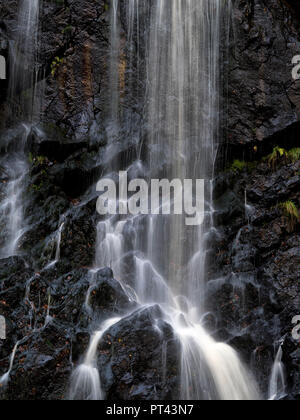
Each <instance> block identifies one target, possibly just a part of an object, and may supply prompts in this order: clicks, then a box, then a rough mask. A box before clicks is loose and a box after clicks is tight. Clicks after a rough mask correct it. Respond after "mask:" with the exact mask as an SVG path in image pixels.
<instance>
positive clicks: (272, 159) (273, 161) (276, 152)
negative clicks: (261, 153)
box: [266, 146, 288, 170]
mask: <svg viewBox="0 0 300 420" xmlns="http://www.w3.org/2000/svg"><path fill="white" fill-rule="evenodd" d="M287 158H288V152H287V151H286V150H285V149H283V148H281V147H279V146H276V147H274V149H273V152H272V153H271V154H270V155H269V156H267V158H266V160H267V162H268V164H269V166H270V167H271V168H272V169H273V170H275V169H276V167H277V165H278V164H279V163H280V161H281V160H283V159H287Z"/></svg>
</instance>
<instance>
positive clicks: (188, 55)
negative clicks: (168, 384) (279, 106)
mask: <svg viewBox="0 0 300 420" xmlns="http://www.w3.org/2000/svg"><path fill="white" fill-rule="evenodd" d="M126 11H127V27H128V28H127V47H126V48H127V50H128V51H129V60H128V63H127V65H128V66H133V67H132V68H130V67H129V68H128V69H127V73H128V75H129V76H128V80H127V83H128V85H130V84H131V85H132V84H133V81H132V77H133V74H134V73H135V71H136V66H140V64H141V63H140V60H141V57H137V55H140V54H141V51H144V61H145V63H144V65H145V68H146V74H147V88H146V92H145V94H146V97H147V98H146V101H145V104H144V108H145V115H146V120H147V124H146V129H145V133H143V136H141V137H142V138H140V139H139V140H140V144H142V143H143V142H144V139H145V138H146V143H147V144H146V153H145V155H146V162H140V158H141V154H138V160H137V162H136V163H137V164H136V165H132V162H130V161H129V160H128V171H127V174H128V179H130V178H131V177H132V176H134V175H133V173H134V171H132V168H133V167H134V168H139V174H142V176H143V177H144V178H146V179H161V178H169V180H171V179H175V178H176V179H180V180H181V181H183V180H184V179H205V180H206V188H205V196H204V197H203V201H204V202H206V210H205V215H204V224H203V225H202V226H201V227H199V228H198V227H187V226H186V225H185V218H184V217H181V216H160V215H149V216H140V217H139V216H136V217H131V216H130V217H127V218H126V217H123V216H120V217H118V216H116V217H115V216H114V217H112V218H108V219H107V220H104V221H102V222H100V224H99V226H98V232H97V233H98V235H97V236H98V239H97V247H96V264H95V265H96V268H97V269H98V268H99V267H101V266H109V267H111V268H113V269H114V270H115V273H116V277H117V278H118V279H119V280H120V281H121V278H122V279H128V281H132V279H134V281H133V282H131V283H130V287H133V289H134V295H135V296H136V300H137V302H138V304H139V305H140V306H144V305H149V304H151V303H159V304H160V307H161V309H162V312H163V314H164V318H165V320H166V322H168V323H169V324H170V325H171V326H172V327H173V329H174V331H175V334H176V335H177V337H178V338H179V341H180V343H181V349H182V352H181V366H180V371H181V381H180V388H181V389H180V396H181V398H182V399H186V400H189V399H208V400H218V399H220V400H231V399H233V400H247V399H249V400H254V399H259V398H260V396H259V392H258V389H257V385H256V383H255V380H254V379H253V377H252V375H251V374H250V373H249V372H248V371H247V369H246V368H245V367H244V366H243V363H242V362H241V361H240V359H239V356H238V354H237V353H236V352H235V351H234V350H233V349H232V348H231V347H229V346H228V345H226V344H223V343H218V342H216V341H215V340H213V339H212V337H210V336H209V334H208V333H207V332H206V331H205V329H204V328H203V326H202V325H201V320H203V319H204V318H205V316H203V315H204V314H205V313H206V310H205V304H204V296H205V289H206V282H207V268H206V266H207V254H208V247H209V240H210V238H211V235H217V234H218V232H217V230H216V229H215V227H214V208H213V181H212V179H213V174H214V166H215V160H216V156H217V151H218V142H219V137H220V129H219V127H220V112H221V109H220V100H219V92H220V86H221V74H220V59H221V56H220V48H221V39H222V36H223V35H224V34H223V31H222V26H223V23H224V22H225V26H226V24H228V21H229V17H228V16H229V15H230V1H225V0H172V1H168V0H155V1H154V2H149V1H148V0H147V1H146V0H129V2H128V5H127V7H126ZM145 16H147V18H146V17H145ZM146 21H147V25H145V27H144V28H141V24H142V22H144V23H145V22H146ZM119 33H120V22H119V2H118V0H114V1H113V2H112V6H111V67H110V68H111V75H110V83H111V91H112V92H114V93H113V100H112V108H111V110H110V112H111V121H114V123H115V128H116V129H117V131H118V132H119V129H120V126H121V125H122V112H121V102H122V101H124V100H126V94H125V95H124V86H122V83H123V82H124V80H123V79H122V78H123V77H124V74H123V73H122V74H120V63H121V62H122V60H123V58H122V54H124V51H123V48H122V47H121V43H120V39H118V36H120V35H119ZM225 39H227V34H226V36H225ZM142 46H143V47H142ZM135 56H136V57H137V58H136V59H135V58H134V57H135ZM137 61H138V64H137ZM133 63H135V64H133ZM121 64H122V63H121ZM125 81H126V80H125ZM125 91H126V89H125ZM115 95H116V96H115ZM121 99H122V101H121ZM111 138H112V141H111V143H110V144H109V145H108V147H107V150H106V156H115V154H112V151H113V150H114V151H116V149H118V147H119V144H118V138H116V137H113V136H112V137H111ZM119 164H120V162H119V161H118V162H116V160H114V162H113V163H112V160H111V162H110V164H108V168H107V172H108V173H112V175H111V176H112V178H114V177H115V173H116V172H118V170H119V166H118V165H119ZM122 164H123V165H124V161H123V162H122ZM105 176H107V175H105ZM123 205H124V203H123ZM124 260H126V264H123V261H124ZM91 290H92V285H91V288H90V289H89V293H90V292H91ZM89 293H88V296H89ZM88 300H89V298H88V297H87V302H86V305H87V304H88ZM89 309H90V310H91V308H89ZM113 322H118V321H117V320H114V321H113ZM105 327H106V326H105ZM103 329H104V327H103V326H102V327H101V330H100V331H98V332H96V333H95V334H94V336H93V339H92V340H91V343H90V346H89V349H88V353H87V356H86V358H85V362H84V363H83V364H82V365H81V366H80V367H79V368H78V369H76V371H75V372H74V375H73V376H72V385H71V389H72V390H73V391H72V392H71V395H72V396H73V397H76V398H78V397H83V398H85V399H102V398H104V397H105V396H104V393H103V392H102V391H101V384H100V379H99V372H98V369H97V366H96V364H95V363H96V361H95V358H96V351H97V346H98V343H99V340H101V338H102V335H103ZM164 351H165V350H164ZM166 357H167V356H166V354H164V353H163V355H162V366H163V369H166ZM164 376H167V372H165V373H164Z"/></svg>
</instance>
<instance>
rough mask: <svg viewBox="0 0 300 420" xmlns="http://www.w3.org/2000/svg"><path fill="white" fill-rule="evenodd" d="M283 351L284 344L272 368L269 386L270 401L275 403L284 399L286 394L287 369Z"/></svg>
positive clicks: (280, 347)
mask: <svg viewBox="0 0 300 420" xmlns="http://www.w3.org/2000/svg"><path fill="white" fill-rule="evenodd" d="M282 357H283V351H282V344H280V346H279V349H278V352H277V355H276V358H275V361H274V365H273V368H272V373H271V377H270V384H269V400H270V401H275V400H280V399H282V398H284V397H285V396H286V395H287V394H286V380H285V367H284V364H283V362H282Z"/></svg>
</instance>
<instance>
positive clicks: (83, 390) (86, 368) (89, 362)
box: [69, 318, 120, 401]
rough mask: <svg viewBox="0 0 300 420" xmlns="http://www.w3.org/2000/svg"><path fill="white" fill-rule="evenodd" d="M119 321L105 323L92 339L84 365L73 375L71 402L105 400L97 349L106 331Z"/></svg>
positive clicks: (117, 319) (110, 320)
mask: <svg viewBox="0 0 300 420" xmlns="http://www.w3.org/2000/svg"><path fill="white" fill-rule="evenodd" d="M119 321H120V318H112V319H109V320H107V321H105V322H104V323H103V324H102V326H101V327H100V329H99V331H96V332H95V333H94V334H93V336H92V337H91V341H90V345H89V347H88V351H87V353H86V355H85V358H84V361H83V363H82V364H81V365H79V366H78V367H77V368H76V369H75V371H74V372H73V374H72V378H71V388H70V394H69V399H70V400H87V401H98V400H103V399H104V393H103V391H102V389H101V381H100V375H99V370H98V367H97V349H98V344H99V342H100V340H101V338H102V337H103V335H104V334H105V331H107V330H108V329H109V328H110V327H112V326H113V325H114V324H116V323H117V322H119Z"/></svg>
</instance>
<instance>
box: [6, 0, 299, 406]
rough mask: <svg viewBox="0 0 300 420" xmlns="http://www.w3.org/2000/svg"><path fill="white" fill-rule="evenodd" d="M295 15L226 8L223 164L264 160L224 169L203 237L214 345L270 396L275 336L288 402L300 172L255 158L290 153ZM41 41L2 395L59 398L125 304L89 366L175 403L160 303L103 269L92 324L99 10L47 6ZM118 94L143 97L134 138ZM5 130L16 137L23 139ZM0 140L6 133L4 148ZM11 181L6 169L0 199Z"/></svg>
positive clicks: (278, 6)
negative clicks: (285, 207) (36, 117)
mask: <svg viewBox="0 0 300 420" xmlns="http://www.w3.org/2000/svg"><path fill="white" fill-rule="evenodd" d="M17 3H18V2H16V1H14V0H10V1H6V2H2V3H1V4H0V16H1V24H0V41H1V42H0V54H1V55H4V56H5V57H8V56H9V46H10V41H12V40H13V39H14V32H15V27H16V10H17ZM121 3H122V13H124V2H121ZM299 15H300V11H299V6H298V1H297V0H287V1H285V0H268V1H265V0H234V2H233V28H234V30H233V36H234V37H233V38H232V45H231V49H230V63H229V64H230V67H229V75H228V83H229V88H228V94H229V98H228V112H229V116H228V117H229V118H228V124H227V125H228V130H224V131H225V132H226V135H227V140H228V141H227V142H224V144H223V145H222V146H223V147H222V153H220V160H221V157H226V158H227V160H232V159H233V158H235V157H236V158H239V159H244V158H245V159H247V160H257V161H259V162H260V163H258V164H257V165H254V166H253V165H252V164H251V165H250V164H249V166H248V170H246V169H244V170H242V171H241V172H239V173H237V172H232V171H227V172H222V173H220V174H218V177H217V180H216V190H215V199H216V208H217V211H216V213H215V219H216V220H215V222H216V226H217V227H218V229H219V236H217V237H214V238H212V251H211V253H212V255H213V262H214V264H211V267H210V269H209V279H208V280H209V283H208V288H207V295H208V296H207V297H208V302H209V303H208V306H209V308H208V309H209V310H211V311H212V312H214V313H215V314H216V315H217V317H218V331H217V333H215V335H216V338H217V339H222V340H225V341H227V342H229V343H230V344H231V345H233V346H234V347H235V348H236V349H238V350H239V351H240V352H241V354H242V355H243V356H244V358H245V359H246V361H247V362H248V363H250V364H251V366H252V368H253V370H254V372H255V374H256V376H257V378H258V379H259V381H260V385H261V387H262V389H263V391H264V392H266V390H267V385H268V379H269V375H270V372H271V367H272V363H273V360H274V343H277V342H278V341H279V340H282V341H283V355H284V356H283V357H284V360H283V362H284V364H285V366H286V369H287V373H288V389H287V392H288V398H289V399H296V398H299V393H300V375H299V367H300V355H299V350H298V348H299V343H296V342H294V341H293V340H292V338H291V330H292V325H291V320H292V317H293V316H294V315H297V314H300V309H299V307H300V306H299V303H300V302H299V296H300V290H299V281H298V280H299V274H300V272H299V266H300V261H299V255H300V241H299V224H296V226H295V227H294V229H292V230H291V229H290V227H289V223H288V220H287V219H286V217H284V216H283V214H282V211H281V210H280V209H279V208H278V207H277V205H278V204H279V203H283V202H285V201H287V200H293V202H294V203H295V204H296V205H297V207H298V208H300V195H299V191H300V189H299V183H300V178H299V173H300V165H299V161H298V162H295V163H293V164H292V163H288V162H281V163H280V165H278V167H277V168H276V169H274V170H272V169H271V168H270V167H269V166H268V164H267V163H265V162H262V161H261V158H262V156H263V155H266V154H268V153H269V152H271V151H272V149H273V147H274V146H275V145H280V146H282V147H285V148H286V149H290V148H292V147H296V146H299V135H298V133H299V127H300V123H299V121H300V94H299V92H300V85H299V81H298V82H296V81H293V80H292V76H291V72H292V64H291V60H292V57H293V56H294V55H298V54H300V37H299V33H300V31H299V28H300V23H299ZM123 21H124V22H125V21H126V19H125V18H124V19H123ZM124 24H125V23H124ZM40 44H41V49H40V53H39V58H38V60H39V64H40V66H41V69H42V70H43V71H41V72H40V74H39V79H43V77H44V75H45V80H44V82H45V101H44V109H43V110H42V111H43V112H42V115H41V121H40V124H39V127H38V128H39V129H37V127H35V128H34V129H33V130H32V133H31V135H30V137H29V141H28V145H27V150H26V152H27V153H28V156H29V161H30V174H29V179H28V183H27V185H26V191H25V192H24V196H25V197H26V208H25V217H26V222H27V225H28V230H27V231H26V233H25V235H24V237H23V242H22V246H21V255H20V256H18V257H14V258H9V259H5V260H0V314H3V315H4V316H5V317H6V320H7V337H8V338H7V340H5V341H4V340H3V341H1V340H0V376H1V375H2V374H3V373H5V372H7V371H8V369H9V363H10V356H11V353H12V350H13V348H14V346H15V344H16V343H17V342H18V341H19V345H18V348H17V350H16V355H15V360H14V364H13V368H12V371H11V373H10V381H9V382H8V385H7V387H5V388H2V389H0V398H1V399H11V400H13V399H50V400H54V399H63V398H66V396H67V391H68V386H69V378H70V374H71V371H72V363H74V364H75V365H76V364H77V363H80V361H81V360H82V356H83V355H84V353H85V351H86V349H87V347H88V343H89V338H90V334H91V332H92V331H93V329H94V328H95V326H98V325H100V324H101V322H102V321H103V320H105V319H106V318H107V317H110V316H123V315H124V313H127V312H128V311H129V313H130V315H128V316H127V317H125V318H124V319H122V320H121V321H120V322H118V323H117V324H116V325H114V326H113V327H111V328H110V329H109V330H108V331H107V332H106V333H105V335H104V337H103V339H102V341H101V343H100V344H99V351H98V366H99V371H100V374H101V380H102V382H103V387H104V390H105V392H106V394H107V397H108V398H110V399H131V400H138V399H172V398H176V396H177V395H178V376H179V372H178V359H179V355H180V348H179V344H178V342H177V340H176V337H175V336H174V332H173V331H172V329H171V327H170V326H169V325H168V324H167V323H166V322H165V320H164V317H163V314H162V313H161V310H160V308H159V307H157V306H154V307H150V308H146V309H143V310H136V307H135V303H134V302H131V301H129V300H128V297H127V295H126V293H125V292H124V290H123V289H122V287H121V286H120V283H119V282H118V281H117V280H115V279H114V278H113V274H112V273H111V271H110V269H105V270H104V271H101V272H99V273H97V276H96V282H95V287H94V289H93V290H92V292H91V295H90V302H89V303H90V305H91V307H92V308H93V310H94V311H93V312H94V313H95V314H96V315H95V319H91V314H90V313H89V311H88V310H87V308H86V305H85V300H86V296H87V293H88V290H89V287H90V272H89V269H90V268H91V267H92V266H93V261H94V252H95V251H94V250H95V241H96V224H97V221H98V219H97V215H96V212H95V208H96V196H95V182H96V181H97V180H98V177H99V175H100V174H101V173H102V170H103V166H104V165H105V162H104V158H103V146H105V145H106V143H107V141H108V140H109V136H110V132H109V127H107V122H106V115H107V109H108V107H109V104H110V92H109V88H108V76H109V75H108V68H109V65H108V60H109V10H108V7H107V1H105V0H99V1H97V2H92V1H90V0H68V1H59V2H54V1H46V0H44V2H43V13H42V15H41V43H40ZM142 54H143V51H141V55H142ZM57 57H58V58H59V60H58V61H57V59H56V58H57ZM55 63H56V64H55ZM53 69H54V71H53ZM141 73H142V72H141ZM141 77H142V76H141ZM143 83H144V79H143ZM7 87H8V81H1V82H0V108H1V116H0V128H1V133H3V132H6V130H8V129H12V128H15V127H11V121H10V119H9V118H7V115H8V110H7V108H8V106H7V101H6V99H7ZM126 94H127V95H128V96H130V95H132V96H134V97H135V98H137V99H135V100H134V99H133V98H131V99H130V107H128V109H126V111H125V110H124V114H125V119H126V118H127V119H131V121H134V123H135V126H136V128H135V130H136V131H138V130H139V126H140V121H141V119H142V117H141V115H142V110H141V109H140V108H139V106H140V104H139V100H140V98H139V93H138V92H136V91H135V92H134V93H130V92H129V93H128V92H127V93H126ZM12 135H13V136H14V137H15V140H14V142H15V141H17V140H18V133H17V134H12ZM128 137H129V136H128V135H127V134H126V129H125V128H123V131H122V132H121V138H122V148H121V149H120V151H119V153H118V155H117V156H111V157H110V158H111V159H112V160H113V159H114V158H115V159H117V160H118V161H119V162H121V165H122V164H123V162H124V161H125V159H126V158H127V157H128V155H130V156H135V155H134V153H136V152H135V149H134V148H133V147H130V141H131V140H132V139H133V140H132V141H133V142H134V133H133V134H132V133H131V137H132V138H130V139H128ZM5 141H6V140H5V138H4V136H3V139H2V137H1V153H5V147H4V146H5V144H4V143H5ZM128 144H129V145H128ZM254 148H255V149H254ZM220 166H222V165H221V163H220ZM5 180H6V177H5V174H3V173H1V174H0V183H1V185H0V193H1V191H2V187H3V185H4V182H5ZM245 190H246V191H247V206H248V207H247V209H246V210H245V202H244V201H245V200H244V198H245ZM1 199H2V198H1ZM246 212H247V214H246ZM62 223H64V226H63V229H62V232H61V243H60V261H59V262H57V263H56V264H54V265H52V266H48V268H47V269H45V267H46V266H47V264H49V263H50V262H51V261H54V259H55V256H56V247H57V233H58V229H59V227H60V226H61V224H62Z"/></svg>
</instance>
